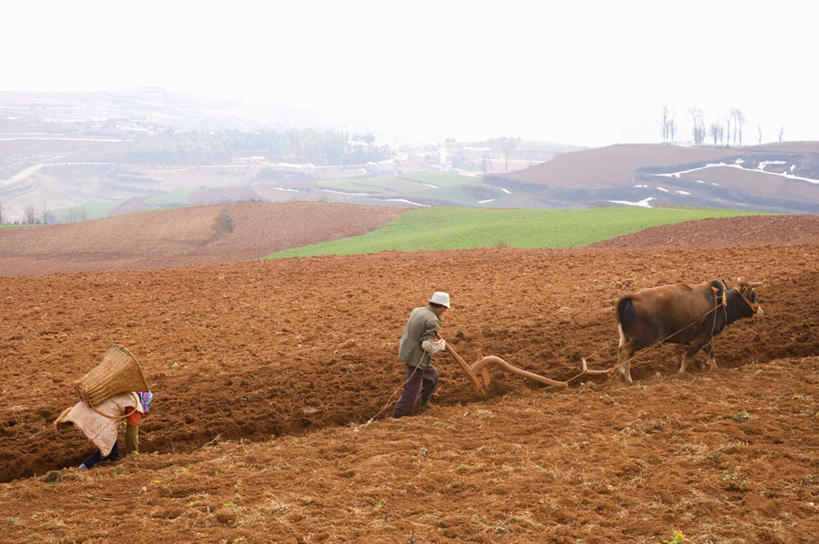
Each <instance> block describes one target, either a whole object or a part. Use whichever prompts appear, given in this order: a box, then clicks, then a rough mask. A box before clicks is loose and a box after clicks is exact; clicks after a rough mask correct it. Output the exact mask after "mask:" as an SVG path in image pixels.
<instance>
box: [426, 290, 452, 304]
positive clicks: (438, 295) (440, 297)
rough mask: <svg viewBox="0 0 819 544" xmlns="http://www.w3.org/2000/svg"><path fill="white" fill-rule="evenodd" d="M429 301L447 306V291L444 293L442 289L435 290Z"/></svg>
mask: <svg viewBox="0 0 819 544" xmlns="http://www.w3.org/2000/svg"><path fill="white" fill-rule="evenodd" d="M429 301H430V302H432V303H434V304H440V305H441V306H446V307H447V308H449V293H445V292H443V291H435V292H434V293H432V298H431V299H429Z"/></svg>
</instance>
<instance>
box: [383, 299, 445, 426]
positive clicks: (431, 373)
mask: <svg viewBox="0 0 819 544" xmlns="http://www.w3.org/2000/svg"><path fill="white" fill-rule="evenodd" d="M449 307H450V304H449V293H445V292H443V291H436V292H435V293H433V295H432V298H430V299H429V303H428V304H427V306H422V307H420V308H415V309H414V310H413V311H412V312H410V315H409V318H407V325H406V327H405V328H404V334H403V335H402V336H401V342H400V343H399V345H398V358H399V359H400V360H401V361H403V362H404V364H406V365H407V379H406V380H405V381H404V390H403V391H402V392H401V396H400V397H398V401H397V402H396V403H395V409H394V410H393V412H392V417H394V418H399V417H403V416H407V415H409V414H411V413H412V410H413V408H414V407H415V403H416V401H417V400H418V391H419V389H420V392H421V404H420V406H419V409H421V410H423V409H424V408H425V407H426V406H427V403H428V402H429V397H430V396H431V395H432V393H433V392H434V391H435V387H436V385H438V371H437V370H436V369H435V367H434V366H432V354H433V353H437V352H439V351H441V350H443V349H445V348H446V342H445V341H444V339H443V338H437V335H438V329H439V328H440V327H441V316H442V315H443V314H444V312H445V311H446V310H448V309H449Z"/></svg>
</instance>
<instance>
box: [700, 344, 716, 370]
mask: <svg viewBox="0 0 819 544" xmlns="http://www.w3.org/2000/svg"><path fill="white" fill-rule="evenodd" d="M702 349H704V350H705V353H706V354H708V366H709V367H710V369H711V370H719V367H718V366H717V356H716V355H715V354H714V339H713V338H712V339H711V341H710V342H708V343H707V344H705V347H703V348H702Z"/></svg>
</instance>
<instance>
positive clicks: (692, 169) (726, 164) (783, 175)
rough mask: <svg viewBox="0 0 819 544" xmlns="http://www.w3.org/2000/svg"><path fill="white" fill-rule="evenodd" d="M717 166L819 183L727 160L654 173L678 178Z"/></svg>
mask: <svg viewBox="0 0 819 544" xmlns="http://www.w3.org/2000/svg"><path fill="white" fill-rule="evenodd" d="M737 160H740V159H737ZM780 162H781V161H767V164H777V163H780ZM760 164H762V163H760ZM782 164H784V163H782ZM717 167H723V168H736V169H738V170H744V171H746V172H757V173H759V172H761V173H763V174H768V175H769V176H780V177H783V178H787V179H793V180H797V181H807V182H808V183H814V184H819V179H813V178H806V177H802V176H795V175H793V174H792V173H791V174H785V173H780V172H768V171H767V170H761V169H759V168H758V167H757V168H745V167H744V166H740V165H739V164H736V163H734V164H728V163H726V162H714V163H708V164H706V165H705V166H698V167H697V168H689V169H688V170H680V171H679V172H667V173H665V174H654V175H655V176H662V177H666V178H675V179H676V178H679V177H680V176H681V175H682V174H688V173H690V172H696V171H697V170H705V169H706V168H717ZM791 172H793V166H792V167H791Z"/></svg>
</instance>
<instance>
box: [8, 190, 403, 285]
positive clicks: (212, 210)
mask: <svg viewBox="0 0 819 544" xmlns="http://www.w3.org/2000/svg"><path fill="white" fill-rule="evenodd" d="M404 211H406V209H405V208H394V207H375V206H356V205H350V204H333V203H321V202H293V203H281V204H278V203H265V202H251V203H239V204H225V205H219V206H204V207H189V208H178V209H174V210H163V211H156V212H145V213H136V214H128V215H121V216H116V217H111V218H107V219H99V220H94V221H86V222H82V223H71V224H62V225H49V226H41V227H27V228H13V229H11V228H7V229H0V276H30V275H39V274H50V273H55V272H63V273H71V272H103V271H111V270H125V269H142V270H144V269H156V268H167V267H175V266H189V265H203V264H213V263H227V262H237V261H249V260H254V259H259V258H261V257H263V256H264V255H267V254H269V253H272V252H275V251H279V250H282V249H287V248H291V247H297V246H302V245H307V244H313V243H317V242H323V241H326V240H333V239H336V238H344V237H348V236H356V235H359V234H364V233H366V232H369V231H371V230H375V229H377V228H379V227H382V226H383V225H385V224H386V223H387V222H389V221H390V220H392V219H394V218H395V217H397V216H398V215H400V214H401V213H403V212H404ZM222 214H227V216H229V217H230V218H231V219H232V221H233V225H234V227H233V230H232V231H231V232H228V231H226V230H225V229H224V228H223V227H220V226H219V217H220V215H222Z"/></svg>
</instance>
